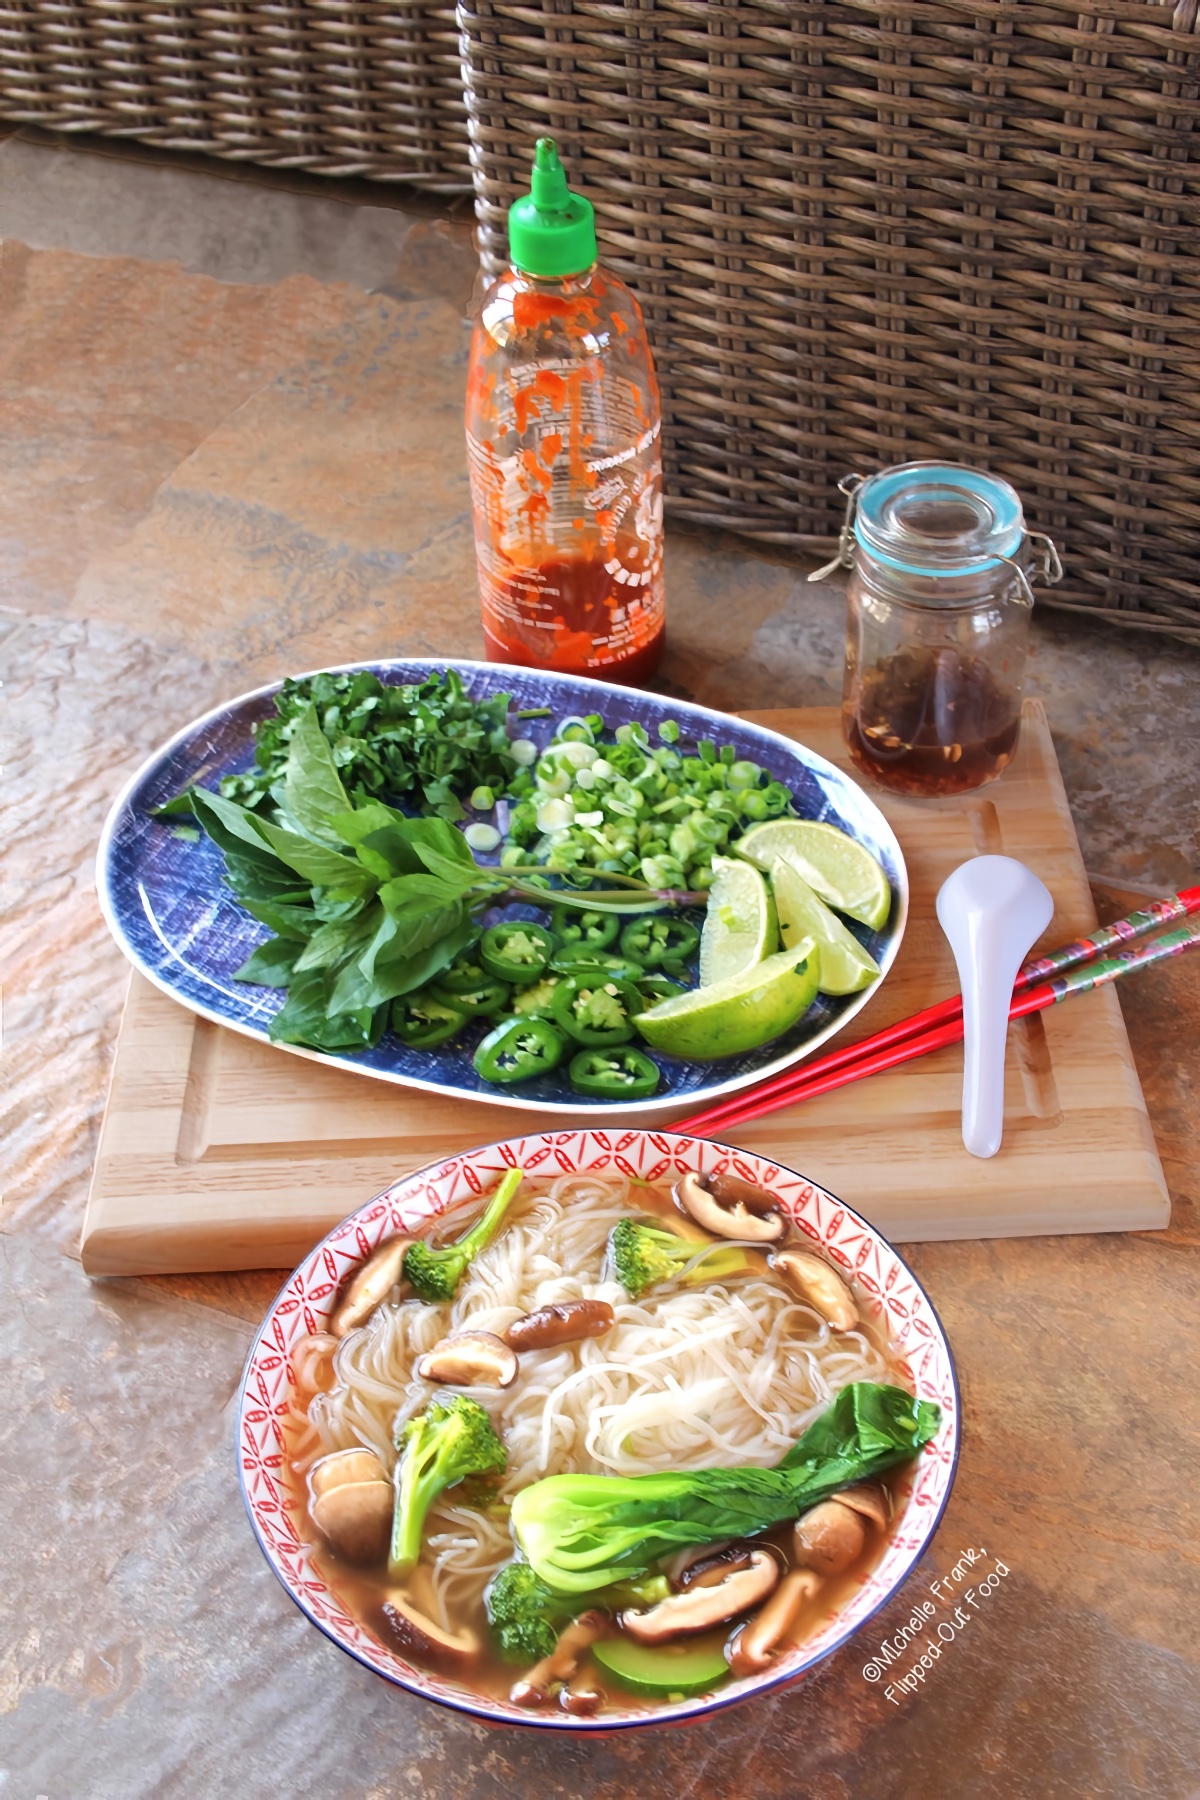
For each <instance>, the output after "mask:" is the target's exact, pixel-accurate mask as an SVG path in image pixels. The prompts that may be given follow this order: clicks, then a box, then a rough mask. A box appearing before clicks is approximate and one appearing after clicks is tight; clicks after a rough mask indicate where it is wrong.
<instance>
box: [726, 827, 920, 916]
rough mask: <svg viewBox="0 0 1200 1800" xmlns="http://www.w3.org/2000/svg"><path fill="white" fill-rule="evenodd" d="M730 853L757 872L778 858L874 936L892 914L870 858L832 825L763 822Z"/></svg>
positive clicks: (888, 894)
mask: <svg viewBox="0 0 1200 1800" xmlns="http://www.w3.org/2000/svg"><path fill="white" fill-rule="evenodd" d="M732 847H733V849H734V850H735V851H736V852H737V854H738V855H739V856H744V857H745V858H746V860H747V862H751V863H753V864H754V866H755V868H758V869H770V868H771V867H772V865H773V864H774V863H775V861H776V859H777V858H778V859H780V860H781V861H783V862H785V863H789V864H790V865H791V867H792V868H793V869H795V870H796V873H797V874H798V875H801V876H803V878H804V880H805V881H806V882H807V883H808V885H809V887H811V888H812V889H813V891H814V893H816V894H817V896H818V897H819V898H820V899H822V900H823V901H824V902H825V904H826V905H827V906H832V907H836V909H837V911H838V912H841V913H845V914H846V915H847V916H848V917H849V918H851V919H858V920H859V921H860V923H861V924H863V925H867V926H869V927H870V929H871V930H872V931H878V930H879V929H880V928H881V927H882V926H884V925H885V924H886V923H887V919H888V914H889V913H890V912H891V908H892V890H891V888H890V886H889V885H888V878H887V876H886V875H885V874H884V872H883V870H882V869H881V868H880V866H879V864H878V863H877V862H876V860H875V858H874V857H873V856H872V855H871V852H870V851H869V850H866V849H864V848H863V846H862V845H861V844H860V843H858V842H857V840H856V839H854V838H852V837H850V836H848V834H847V833H846V832H844V831H839V830H838V828H837V826H836V825H826V824H823V823H821V822H819V821H818V820H815V819H765V820H764V821H763V823H762V824H761V825H752V826H751V827H750V829H749V831H747V832H746V833H744V835H743V836H742V837H740V838H739V839H738V841H737V843H736V844H734V845H733V846H732Z"/></svg>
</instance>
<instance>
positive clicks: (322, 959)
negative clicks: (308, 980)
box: [296, 905, 381, 975]
mask: <svg viewBox="0 0 1200 1800" xmlns="http://www.w3.org/2000/svg"><path fill="white" fill-rule="evenodd" d="M380 912H381V909H380V908H379V907H377V906H374V905H372V906H370V907H368V908H367V910H366V912H363V913H360V914H359V915H358V917H357V918H353V919H333V920H331V921H330V922H329V924H327V925H322V926H321V927H320V928H319V929H318V930H317V931H315V932H314V933H313V935H312V937H311V938H310V939H309V941H308V943H307V944H306V945H305V947H304V949H303V950H302V951H301V953H300V956H299V958H298V959H297V962H296V973H297V974H298V975H302V974H305V973H306V972H307V971H308V970H309V969H336V968H340V967H341V965H342V964H343V963H344V962H345V961H346V959H347V958H348V957H355V956H358V955H359V954H360V952H361V951H362V950H363V949H365V947H366V946H367V945H368V944H369V943H370V941H371V939H372V938H373V937H374V935H375V931H376V929H377V927H378V924H379V918H380Z"/></svg>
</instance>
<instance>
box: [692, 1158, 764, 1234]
mask: <svg viewBox="0 0 1200 1800" xmlns="http://www.w3.org/2000/svg"><path fill="white" fill-rule="evenodd" d="M753 1191H754V1192H758V1191H759V1190H757V1189H756V1190H753ZM763 1198H764V1199H767V1200H769V1199H770V1195H768V1194H766V1193H765V1191H764V1192H763ZM675 1199H676V1202H677V1204H678V1205H679V1207H680V1208H681V1210H682V1211H683V1212H685V1213H687V1215H688V1217H689V1218H691V1219H694V1220H695V1221H696V1224H697V1225H701V1226H703V1228H704V1230H705V1231H711V1232H712V1234H713V1236H714V1237H720V1238H737V1239H738V1240H739V1241H741V1242H743V1243H751V1244H777V1243H778V1242H779V1240H780V1239H781V1238H782V1236H783V1234H784V1232H785V1231H786V1230H787V1224H786V1222H785V1220H784V1217H783V1214H782V1213H781V1212H779V1211H778V1210H772V1211H770V1212H767V1213H760V1212H752V1211H751V1210H750V1208H749V1207H748V1206H746V1204H745V1202H744V1200H743V1199H741V1198H736V1199H734V1200H733V1202H732V1204H731V1205H728V1206H726V1205H722V1203H721V1201H720V1200H719V1199H718V1198H717V1195H716V1194H715V1193H714V1192H713V1190H712V1189H711V1188H709V1187H707V1186H706V1185H705V1183H704V1181H703V1179H702V1178H701V1177H700V1176H699V1175H697V1174H696V1172H695V1170H694V1169H689V1170H688V1172H687V1174H686V1175H685V1176H684V1177H683V1179H682V1181H680V1182H678V1183H677V1184H676V1187H675Z"/></svg>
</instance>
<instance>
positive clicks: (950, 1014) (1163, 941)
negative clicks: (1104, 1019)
mask: <svg viewBox="0 0 1200 1800" xmlns="http://www.w3.org/2000/svg"><path fill="white" fill-rule="evenodd" d="M1197 912H1200V887H1193V888H1185V889H1184V890H1183V891H1182V892H1181V893H1178V894H1173V895H1172V896H1171V897H1170V899H1168V900H1155V901H1153V902H1152V903H1151V904H1150V906H1148V907H1146V908H1145V909H1143V910H1142V911H1140V912H1136V913H1131V914H1130V916H1129V917H1128V918H1127V919H1120V920H1118V921H1117V923H1116V924H1115V925H1109V926H1106V927H1105V928H1104V929H1102V930H1100V931H1097V932H1096V934H1095V936H1094V937H1091V938H1081V939H1078V940H1076V942H1074V943H1072V944H1066V945H1064V946H1063V947H1062V948H1061V949H1059V950H1052V951H1049V952H1047V953H1046V954H1044V955H1042V956H1036V957H1032V958H1031V959H1030V960H1029V961H1028V962H1027V963H1026V964H1025V966H1024V967H1023V968H1022V970H1021V972H1020V974H1019V975H1018V976H1017V979H1016V982H1015V983H1014V986H1013V1001H1012V1005H1011V1006H1010V1008H1009V1015H1008V1016H1009V1018H1010V1019H1016V1018H1021V1017H1022V1016H1023V1015H1024V1014H1026V1013H1031V1012H1040V1011H1041V1009H1042V1008H1043V1007H1046V1006H1053V1005H1055V1004H1056V1003H1057V1002H1058V1001H1059V1000H1065V999H1066V998H1067V997H1068V995H1070V994H1073V993H1084V992H1086V991H1087V990H1088V989H1089V988H1093V987H1100V986H1103V985H1104V984H1105V983H1106V982H1109V981H1114V980H1116V979H1117V978H1118V977H1119V976H1121V975H1125V974H1128V973H1129V971H1130V970H1132V969H1139V968H1146V967H1148V966H1149V965H1150V964H1151V963H1154V962H1158V961H1159V960H1160V959H1161V958H1163V957H1165V956H1173V955H1175V954H1177V953H1178V952H1179V951H1182V950H1185V949H1187V948H1189V947H1190V946H1191V945H1193V944H1195V943H1196V942H1197V941H1200V923H1197V924H1194V925H1190V926H1184V927H1181V928H1180V929H1177V930H1175V931H1170V932H1166V933H1165V934H1164V935H1163V936H1162V937H1161V938H1158V939H1156V940H1155V941H1154V942H1153V943H1151V944H1148V945H1145V946H1143V947H1142V948H1141V949H1139V950H1128V949H1125V948H1122V949H1120V950H1118V951H1117V953H1116V954H1115V955H1113V956H1111V957H1104V956H1102V954H1101V953H1102V952H1103V951H1104V950H1107V949H1109V948H1111V947H1114V946H1116V945H1121V946H1125V945H1127V944H1128V943H1129V942H1130V941H1131V940H1132V939H1134V938H1138V937H1141V936H1143V935H1144V934H1145V933H1146V932H1148V931H1153V930H1155V929H1157V927H1158V926H1160V925H1163V924H1165V923H1166V922H1168V921H1169V920H1173V919H1179V918H1186V917H1188V916H1189V915H1191V914H1194V913H1197ZM1046 975H1049V976H1050V977H1051V979H1049V980H1041V979H1039V978H1040V977H1043V976H1046ZM962 1035H963V1018H962V995H961V994H954V995H952V996H951V997H950V998H949V999H946V1000H942V1001H939V1002H938V1003H937V1005H935V1006H927V1007H926V1008H925V1009H924V1011H922V1012H919V1013H914V1014H912V1016H911V1017H910V1018H907V1019H901V1020H898V1021H897V1023H896V1024H894V1025H889V1026H887V1027H886V1029H885V1030H883V1031H879V1032H876V1033H875V1035H874V1036H873V1037H869V1038H865V1039H864V1040H863V1041H862V1042H861V1043H858V1044H849V1045H847V1046H845V1047H844V1048H843V1049H840V1050H833V1051H831V1052H829V1054H828V1055H826V1056H822V1057H818V1058H817V1060H816V1061H815V1062H812V1063H809V1064H808V1065H807V1066H806V1067H803V1068H800V1069H787V1070H785V1071H784V1072H783V1074H781V1075H776V1076H774V1077H773V1078H772V1079H771V1080H770V1081H766V1082H763V1083H762V1085H761V1086H759V1087H757V1088H751V1089H749V1090H748V1091H746V1092H743V1093H741V1094H735V1095H733V1096H732V1097H731V1098H730V1099H728V1100H725V1101H722V1102H720V1103H719V1104H718V1105H716V1106H711V1107H706V1108H704V1110H703V1111H701V1112H698V1113H693V1114H691V1116H690V1117H688V1118H686V1119H680V1120H678V1121H677V1124H676V1129H678V1130H681V1131H687V1132H689V1133H691V1134H692V1135H693V1136H697V1137H704V1136H711V1135H713V1134H714V1133H716V1132H718V1131H722V1130H728V1129H730V1128H731V1127H734V1126H737V1125H745V1124H748V1123H749V1122H750V1120H752V1119H757V1118H761V1117H762V1116H763V1115H764V1114H766V1113H769V1112H775V1111H777V1110H778V1109H779V1108H780V1107H782V1106H789V1105H792V1104H793V1103H795V1102H797V1101H800V1100H811V1099H812V1098H814V1096H816V1095H817V1094H824V1093H828V1092H829V1091H830V1090H831V1089H833V1088H838V1087H844V1086H846V1085H848V1084H849V1083H850V1082H852V1081H860V1080H862V1079H863V1078H864V1077H865V1076H867V1075H874V1074H877V1073H878V1072H880V1071H881V1070H883V1069H890V1068H894V1067H895V1065H896V1064H897V1063H902V1062H909V1061H911V1060H913V1059H914V1058H915V1057H918V1056H926V1055H928V1054H929V1053H930V1052H931V1051H933V1050H941V1049H944V1048H945V1047H946V1046H947V1045H948V1044H956V1043H958V1042H959V1041H960V1040H961V1038H962Z"/></svg>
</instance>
